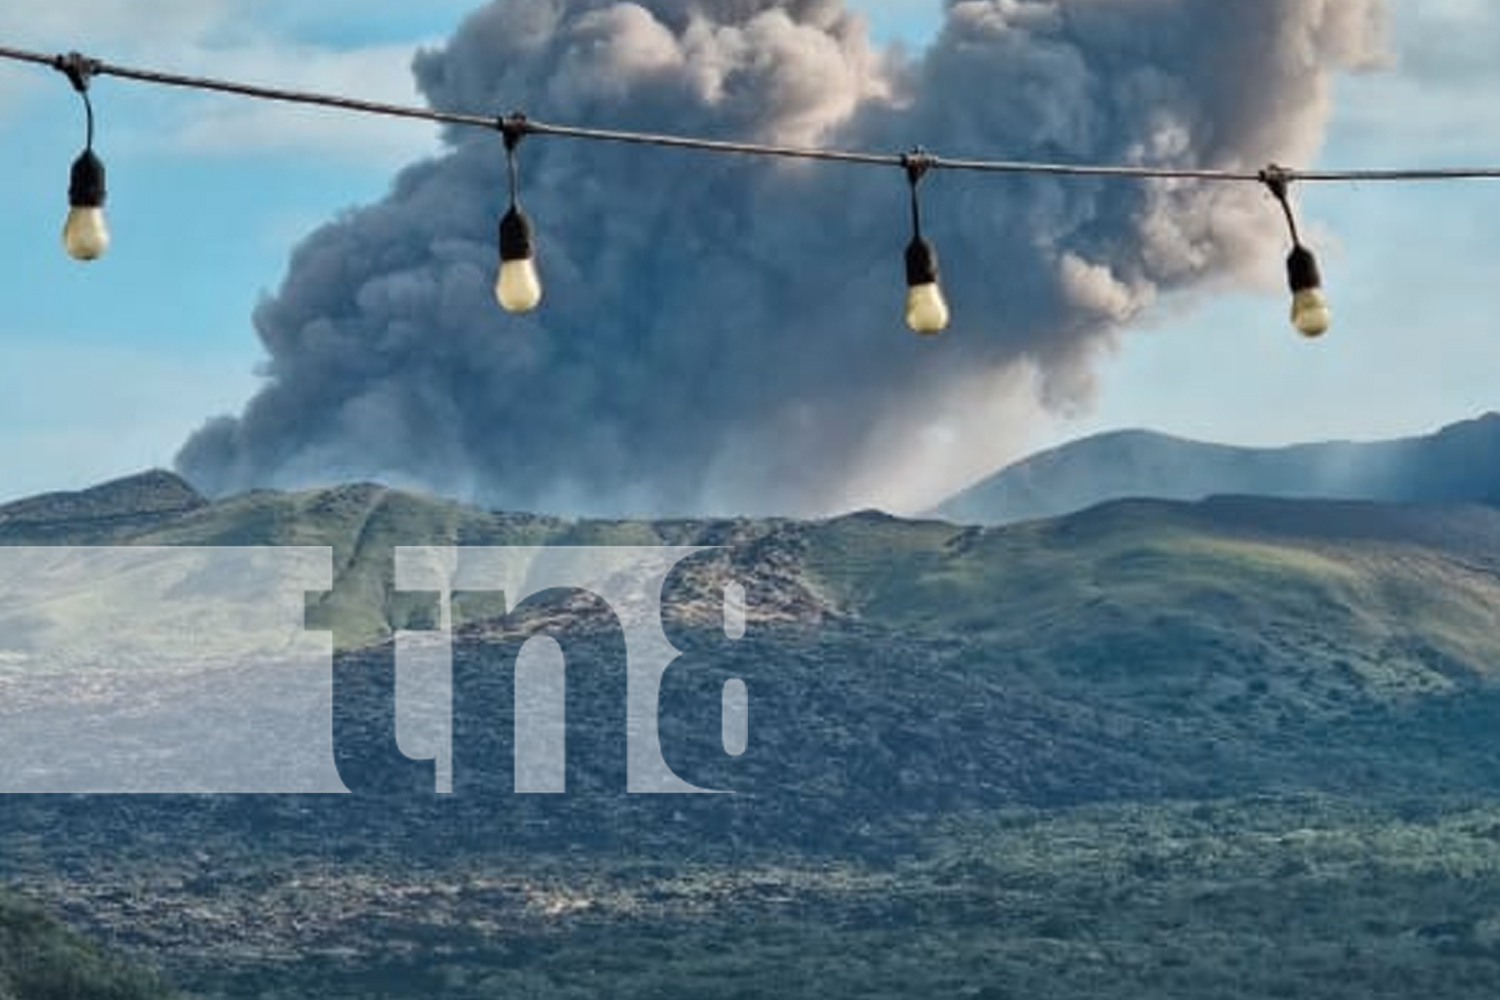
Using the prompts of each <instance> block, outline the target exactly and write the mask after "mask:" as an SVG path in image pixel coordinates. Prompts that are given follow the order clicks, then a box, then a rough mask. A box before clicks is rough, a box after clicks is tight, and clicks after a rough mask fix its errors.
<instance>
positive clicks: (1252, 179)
mask: <svg viewBox="0 0 1500 1000" xmlns="http://www.w3.org/2000/svg"><path fill="white" fill-rule="evenodd" d="M0 59H6V60H10V61H13V62H24V63H33V64H35V65H39V66H49V67H51V68H53V69H55V70H58V71H59V72H62V73H66V74H68V75H69V77H70V78H72V79H74V80H76V79H77V78H78V77H77V74H79V73H80V72H82V73H83V74H84V76H85V78H88V77H96V76H113V77H118V78H120V79H124V80H135V81H138V82H141V83H149V84H156V85H159V86H166V87H179V88H184V89H189V90H201V91H209V92H215V93H223V94H234V95H238V96H241V97H249V98H254V99H258V100H266V101H280V102H284V103H289V104H301V105H311V106H315V107H323V108H329V109H332V110H336V111H345V112H353V113H358V114H367V115H378V116H383V117H387V118H405V119H409V120H416V121H426V122H432V123H435V124H440V125H455V126H461V127H468V128H484V129H490V130H497V131H501V132H505V133H507V134H511V133H519V134H524V135H540V136H556V137H559V138H567V139H579V140H584V141H592V142H609V143H623V144H629V145H638V146H655V147H662V148H669V149H683V150H696V151H700V152H706V153H719V154H727V155H736V156H759V157H772V158H781V159H796V160H814V161H822V162H832V163H848V164H856V165H862V166H882V167H899V168H903V169H904V168H906V167H907V165H908V163H909V160H910V157H909V154H899V153H895V154H888V153H873V152H860V151H854V150H841V149H825V148H820V147H814V146H787V145H776V144H770V143H757V142H737V141H733V140H725V139H707V138H702V137H699V136H689V135H669V134H664V133H653V132H636V131H627V130H622V129H609V128H588V127H584V126H578V125H566V124H559V123H555V122H546V121H538V120H537V119H534V118H528V117H526V116H524V115H520V114H512V115H504V116H500V117H496V116H493V115H478V114H470V113H462V112H453V111H439V110H435V109H431V108H419V107H411V106H405V105H399V104H388V103H384V102H379V101H367V100H363V99H360V98H353V97H343V96H339V95H335V94H322V93H315V92H312V91H304V90H291V89H287V88H282V87H270V86H261V85H257V84H248V83H239V82H236V81H231V80H218V79H212V78H209V77H201V76H188V75H184V74H180V73H168V72H162V71H159V70H154V69H141V68H138V67H131V66H120V65H116V64H114V63H110V62H105V61H103V60H100V59H94V58H92V57H89V56H85V55H81V54H79V53H76V52H71V53H67V54H65V55H47V54H45V53H41V52H31V51H27V50H25V49H17V48H10V47H6V46H0ZM75 85H76V84H75ZM925 162H926V164H927V166H928V167H929V168H930V169H938V170H954V171H966V172H974V173H992V174H1033V175H1051V176H1061V177H1116V178H1134V179H1141V180H1199V181H1216V182H1243V183H1257V184H1264V183H1265V182H1266V171H1264V170H1257V171H1248V170H1228V169H1215V168H1209V167H1173V166H1148V165H1137V164H1089V163H1048V162H1041V161H1034V160H988V159H972V158H950V157H944V156H937V155H932V154H925ZM1274 169H1275V170H1276V171H1277V176H1278V177H1279V178H1280V179H1281V180H1282V181H1283V182H1286V183H1290V182H1294V181H1297V182H1304V181H1313V182H1317V181H1324V182H1327V181H1373V182H1379V181H1448V180H1473V179H1500V167H1441V168H1425V167H1424V168H1402V169H1393V170H1370V169H1358V170H1296V169H1290V168H1283V167H1276V168H1274Z"/></svg>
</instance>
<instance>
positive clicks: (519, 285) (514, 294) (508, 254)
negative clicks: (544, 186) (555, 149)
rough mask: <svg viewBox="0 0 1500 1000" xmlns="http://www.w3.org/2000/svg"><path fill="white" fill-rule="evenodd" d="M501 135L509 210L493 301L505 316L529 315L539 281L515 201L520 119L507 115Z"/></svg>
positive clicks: (527, 223) (537, 300)
mask: <svg viewBox="0 0 1500 1000" xmlns="http://www.w3.org/2000/svg"><path fill="white" fill-rule="evenodd" d="M500 128H501V131H502V132H503V133H504V135H505V157H506V166H507V169H508V170H509V173H510V208H509V209H508V210H507V211H506V213H505V215H504V216H503V217H502V218H501V219H500V273H499V275H498V276H497V277H496V279H495V300H496V301H497V302H499V303H500V307H501V308H502V309H504V310H505V311H506V312H512V313H526V312H531V310H533V309H535V308H536V307H537V306H538V305H540V304H541V301H542V281H541V277H540V276H539V275H538V274H537V269H536V248H535V245H534V243H533V241H532V236H531V220H529V219H527V218H526V213H524V212H522V211H521V206H520V204H519V201H518V199H517V180H516V147H517V146H518V145H520V143H521V138H522V136H524V135H525V134H526V118H525V116H524V115H519V114H517V115H511V116H509V117H507V118H505V119H503V120H502V121H501V123H500Z"/></svg>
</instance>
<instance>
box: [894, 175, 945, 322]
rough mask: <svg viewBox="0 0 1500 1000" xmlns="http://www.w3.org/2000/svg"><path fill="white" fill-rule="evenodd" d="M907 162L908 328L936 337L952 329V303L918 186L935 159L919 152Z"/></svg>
mask: <svg viewBox="0 0 1500 1000" xmlns="http://www.w3.org/2000/svg"><path fill="white" fill-rule="evenodd" d="M905 159H906V181H907V184H908V185H909V186H910V188H911V242H910V243H908V244H907V245H906V325H907V326H909V327H911V329H912V332H913V333H919V334H921V335H923V336H925V337H931V336H936V335H937V334H939V333H942V332H943V331H944V330H946V329H948V318H949V317H948V300H947V299H945V298H944V297H943V289H942V286H941V285H939V284H938V263H937V251H936V250H934V249H933V247H932V244H931V243H929V242H928V241H927V240H926V238H925V237H923V236H922V206H921V203H920V199H919V198H918V197H917V187H918V186H919V185H920V184H921V183H922V178H923V177H925V176H927V171H928V170H930V169H932V160H931V158H930V157H929V156H928V155H927V153H926V151H925V150H922V149H916V150H913V151H912V152H910V153H908V154H907V155H906V157H905Z"/></svg>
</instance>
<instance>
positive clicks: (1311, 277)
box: [1286, 244, 1323, 295]
mask: <svg viewBox="0 0 1500 1000" xmlns="http://www.w3.org/2000/svg"><path fill="white" fill-rule="evenodd" d="M1286 277H1287V284H1288V285H1290V286H1291V289H1292V294H1293V295H1295V294H1297V293H1298V292H1307V291H1311V290H1313V289H1314V288H1322V287H1323V276H1322V274H1320V273H1319V271H1318V258H1316V257H1314V256H1313V252H1312V251H1311V250H1309V249H1307V247H1305V246H1302V245H1301V244H1298V245H1297V246H1295V247H1293V248H1292V252H1291V255H1290V256H1288V257H1287V259H1286Z"/></svg>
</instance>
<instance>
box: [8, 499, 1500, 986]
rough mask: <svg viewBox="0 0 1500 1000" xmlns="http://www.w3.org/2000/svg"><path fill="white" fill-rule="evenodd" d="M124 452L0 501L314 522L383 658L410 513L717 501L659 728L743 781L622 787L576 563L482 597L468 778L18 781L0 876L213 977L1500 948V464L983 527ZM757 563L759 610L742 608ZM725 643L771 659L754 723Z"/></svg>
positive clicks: (1408, 980) (589, 982) (1275, 971)
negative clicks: (538, 742)
mask: <svg viewBox="0 0 1500 1000" xmlns="http://www.w3.org/2000/svg"><path fill="white" fill-rule="evenodd" d="M157 485H158V486H159V487H160V488H161V489H163V490H164V491H166V492H165V494H164V496H166V497H170V496H173V495H180V491H179V490H177V489H176V488H175V487H173V486H171V484H170V483H165V482H159V483H158V484H157ZM140 486H141V484H139V483H137V484H133V485H131V486H130V487H129V489H128V490H127V491H126V493H127V494H128V495H129V497H130V498H131V499H129V500H128V501H126V502H123V503H121V502H117V501H116V500H115V499H112V498H111V496H110V495H109V490H107V489H106V490H105V491H104V493H103V495H102V496H101V495H100V494H95V495H94V496H93V497H92V498H91V499H90V505H93V506H90V507H89V508H88V510H89V511H93V510H97V511H99V512H103V513H101V514H100V516H89V517H85V518H83V519H82V520H80V519H79V514H78V510H77V508H76V504H75V506H74V507H72V508H69V507H67V505H66V504H65V505H64V506H62V507H59V508H58V510H59V511H60V513H59V515H58V516H57V517H49V516H48V512H47V511H48V505H47V504H45V503H44V504H32V505H31V506H29V507H28V508H27V509H26V512H25V513H26V516H25V517H14V516H10V517H7V515H6V510H7V509H0V542H4V543H6V544H38V543H40V542H43V541H46V540H50V542H51V543H55V542H57V541H58V540H68V539H74V540H77V541H86V540H92V541H91V542H90V543H92V544H98V543H101V541H107V542H108V543H110V544H166V545H195V546H196V545H215V544H231V545H265V544H308V545H327V546H329V547H331V548H332V549H333V552H334V563H335V567H336V572H337V574H338V577H339V585H338V586H336V587H335V589H334V591H333V593H332V596H331V597H330V598H329V599H328V601H327V604H326V606H325V608H324V609H323V612H324V613H325V615H326V616H327V621H328V622H329V623H330V624H332V625H335V626H336V627H337V628H338V629H339V630H340V631H339V633H338V634H339V635H340V636H341V638H343V639H345V645H346V649H345V650H344V652H343V653H342V654H341V660H340V662H341V663H343V664H345V665H350V666H353V667H356V668H360V670H361V671H363V672H362V673H361V676H365V677H370V678H378V677H380V676H382V675H381V673H380V671H381V670H382V669H384V666H383V665H384V664H386V663H387V662H388V657H389V647H388V646H387V645H384V644H383V643H384V640H385V638H386V637H387V636H388V635H389V633H390V630H391V629H392V628H393V627H400V626H401V625H402V624H403V622H404V620H405V616H406V615H407V614H408V613H409V609H407V608H405V607H403V605H402V603H401V602H400V601H399V600H397V599H395V596H394V595H393V594H392V593H391V587H390V572H391V570H390V566H391V556H390V553H391V550H392V548H393V547H394V546H397V545H431V544H459V545H504V544H522V545H581V544H587V545H601V544H603V545H608V544H629V545H641V544H657V543H665V544H674V545H696V546H719V548H717V549H715V550H714V551H712V552H708V553H705V554H702V555H700V556H698V557H695V558H694V559H692V560H689V561H688V562H686V563H684V565H683V567H682V569H681V570H680V571H679V572H678V573H676V574H674V576H673V577H672V578H671V579H670V580H669V584H668V594H667V597H668V600H667V602H666V604H667V606H668V609H669V623H668V624H669V631H670V632H671V634H672V639H673V642H674V644H676V645H677V646H678V648H679V649H681V650H682V651H683V652H684V654H685V657H684V662H685V663H686V664H687V672H686V673H685V674H683V675H680V676H679V680H678V681H674V682H672V683H669V684H665V685H664V688H663V721H662V724H661V733H662V740H663V750H664V753H665V754H666V755H667V757H668V759H669V760H670V761H671V763H672V766H673V767H674V768H677V769H679V771H680V772H681V773H683V774H685V775H690V776H691V778H692V780H694V781H695V782H697V783H699V784H703V785H705V786H707V787H715V788H723V789H730V790H733V791H735V792H737V793H739V794H736V795H732V796H708V797H684V796H666V797H653V796H638V795H637V796H631V795H625V794H624V793H623V787H624V786H623V772H622V768H621V758H620V746H621V744H620V738H621V729H620V726H619V720H620V716H619V714H618V708H619V706H618V704H617V703H616V702H617V696H618V688H617V687H614V686H612V682H611V681H610V677H611V676H614V675H612V674H610V672H609V670H610V664H611V663H612V662H613V660H612V657H614V656H615V655H616V652H615V647H614V646H612V645H611V642H612V640H611V638H610V634H609V633H608V631H607V630H601V629H600V628H599V625H598V622H597V621H596V620H595V619H594V618H591V617H590V616H588V615H586V614H577V613H575V612H574V611H573V610H571V609H570V608H569V607H568V606H563V605H559V606H554V607H551V608H548V609H545V613H542V612H538V613H537V614H536V615H535V616H534V618H533V619H528V620H526V621H523V622H521V623H519V624H517V623H511V628H509V629H508V630H501V629H496V628H492V627H490V626H489V623H486V622H484V621H482V620H478V621H471V622H469V623H467V625H466V627H465V629H464V630H463V631H462V632H461V633H460V637H459V642H458V644H457V647H456V650H455V669H456V671H457V672H458V676H459V678H460V696H461V701H462V709H463V710H464V711H466V712H467V713H469V715H468V717H469V718H470V719H471V722H470V723H469V724H468V726H467V728H465V729H464V731H463V732H462V734H461V743H462V745H463V747H464V748H465V752H466V754H467V757H466V758H465V763H464V766H463V767H460V768H458V769H457V770H456V773H455V782H456V787H457V790H458V794H457V795H455V796H453V797H452V798H440V797H437V796H434V795H432V794H431V790H430V786H429V787H427V788H426V789H424V788H423V786H422V781H423V780H424V778H423V773H422V772H419V771H418V772H412V771H397V772H391V773H389V774H387V773H386V772H385V771H381V770H380V769H379V767H375V765H373V764H372V765H371V766H372V768H374V770H372V771H371V772H370V774H369V775H368V776H367V777H368V779H369V780H368V781H366V782H364V783H362V784H361V783H358V782H356V783H355V784H357V785H358V786H359V787H358V788H357V789H356V790H357V791H358V794H356V795H354V796H352V797H332V798H321V799H314V798H308V799H300V798H296V797H285V796H269V797H255V798H224V799H218V798H206V799H205V798H194V799H189V798H182V799H177V798H162V797H144V798H132V799H128V800H113V799H106V800H95V799H63V800H57V801H54V800H22V801H19V802H17V803H16V804H15V805H14V806H13V807H11V808H8V809H7V810H6V811H5V812H4V813H3V814H0V877H4V878H7V879H10V880H13V881H15V882H18V883H19V884H21V885H23V886H25V887H26V888H27V889H28V891H29V892H30V893H32V894H35V895H38V896H42V897H45V898H49V899H59V900H61V901H63V904H64V905H63V910H62V912H64V913H66V914H67V916H68V919H69V920H70V921H72V922H76V923H78V924H80V925H82V926H84V927H86V928H89V929H91V930H93V931H96V932H98V933H100V934H107V935H108V936H110V937H111V938H112V939H114V940H118V941H120V942H122V943H123V944H124V945H125V946H127V947H128V948H130V949H133V950H136V951H138V952H139V953H140V954H143V955H146V956H150V957H151V958H152V959H153V960H158V959H159V960H160V961H161V963H162V964H163V965H164V967H165V968H166V969H167V971H168V972H169V973H170V974H171V975H172V976H173V977H174V978H175V979H177V980H179V981H180V982H182V983H184V984H186V985H187V986H189V987H190V988H192V989H194V990H195V991H198V992H201V993H203V994H204V995H206V996H214V997H218V996H223V997H230V996H246V995H250V996H263V997H287V998H292V997H298V998H301V997H309V996H317V997H340V998H345V997H347V998H350V1000H353V998H356V997H359V998H365V1000H368V998H383V997H388V998H391V1000H395V998H405V997H416V996H432V995H443V996H452V997H462V998H475V1000H488V998H492V997H493V998H500V997H512V996H536V997H548V998H550V997H569V998H573V997H580V998H581V997H591V996H599V995H608V996H617V997H627V998H631V997H640V998H673V997H683V998H687V997H695V998H698V997H712V998H725V1000H730V998H735V1000H746V998H751V997H761V996H775V997H809V998H810V997H818V998H824V997H829V998H843V997H849V998H853V997H860V998H866V997H882V998H890V1000H896V998H903V997H916V996H923V997H926V996H953V997H963V998H982V1000H999V998H1008V997H1019V996H1058V997H1069V998H1077V997H1120V998H1125V997H1131V998H1134V997H1183V998H1188V997H1202V996H1217V997H1226V998H1242V997H1243V998H1250V997H1257V998H1259V997H1267V996H1309V997H1312V996H1316V997H1350V998H1353V997H1360V998H1369V997H1392V998H1395V997H1408V996H1414V995H1433V996H1443V997H1474V998H1476V1000H1478V998H1482V997H1483V998H1487V997H1491V996H1493V995H1495V994H1496V992H1497V991H1500V930H1497V927H1500V860H1497V859H1500V852H1497V850H1496V847H1495V844H1496V839H1497V837H1500V833H1497V831H1500V754H1497V752H1496V746H1495V742H1494V740H1495V735H1494V734H1495V733H1497V732H1500V676H1497V672H1500V629H1497V628H1496V627H1495V623H1496V616H1495V613H1494V609H1496V608H1500V511H1497V510H1495V509H1492V508H1490V507H1486V506H1397V505H1380V504H1372V503H1354V502H1350V503H1329V502H1304V501H1272V500H1264V499H1254V498H1223V499H1215V500H1211V501H1206V502H1203V503H1196V504H1178V503H1165V502H1145V501H1133V502H1123V503H1117V504H1111V505H1108V506H1104V507H1099V508H1095V509H1092V510H1090V511H1087V512H1084V513H1082V514H1078V515H1074V516H1071V517H1068V518H1062V519H1058V520H1054V521H1039V522H1030V523H1026V524H1021V525H1014V526H1010V527H1005V528H988V529H986V528H974V527H965V526H956V525H951V524H947V523H943V522H937V521H921V522H912V521H904V520H900V519H896V518H892V517H888V516H885V515H882V514H878V513H873V512H866V513H860V514H854V515H850V516H847V517H841V518H834V519H830V520H827V521H821V522H790V521H745V520H735V521H690V520H679V521H668V522H654V523H646V522H575V521H568V520H561V519H555V518H545V517H532V516H525V515H514V514H504V513H494V512H488V511H484V510H480V509H476V508H473V507H466V506H463V505H459V504H454V503H449V502H445V501H436V500H431V499H428V498H423V497H419V496H415V495H411V494H406V493H401V492H398V491H391V490H385V489H382V488H380V487H375V486H355V487H343V488H337V489H331V490H323V491H309V492H304V493H292V494H285V493H271V492H265V493H256V494H251V495H247V496H243V497H238V498H233V499H230V500H226V501H222V502H218V503H212V504H209V503H188V504H181V505H178V506H177V507H176V508H175V509H174V507H173V504H172V503H168V502H157V501H155V500H151V499H150V497H151V496H152V491H151V489H146V490H145V491H144V493H145V496H146V498H147V499H146V502H145V509H142V510H139V511H134V512H133V511H132V508H131V504H137V503H141V502H142V500H141V497H142V490H141V488H140ZM71 502H72V501H69V503H71ZM729 579H734V580H736V581H738V582H740V583H742V584H743V585H744V587H745V590H746V592H747V595H748V604H749V619H750V628H749V633H748V635H747V636H746V638H745V639H744V640H743V641H740V642H726V640H725V638H724V636H723V632H722V629H720V628H719V627H718V625H719V622H718V619H716V618H715V617H714V609H715V607H716V604H715V602H716V601H719V600H721V596H722V595H721V587H722V585H723V583H724V582H725V581H727V580H729ZM559 623H561V624H562V625H563V626H564V633H565V635H566V637H567V640H566V641H567V650H568V686H569V688H568V689H569V696H570V698H571V699H573V700H572V701H570V704H569V709H568V711H569V716H568V731H567V733H568V735H567V739H568V744H567V745H568V755H569V756H568V771H567V776H568V787H569V794H568V795H566V796H518V795H513V794H511V790H512V786H511V784H510V781H511V773H510V770H509V767H510V761H511V747H510V744H509V743H508V742H507V740H508V739H509V736H508V732H509V730H508V726H506V725H505V724H504V722H503V720H505V719H506V718H508V716H507V714H506V713H507V712H508V711H509V709H508V706H509V704H510V703H509V701H508V699H509V698H510V691H511V683H510V678H511V674H510V669H511V665H512V664H513V661H514V656H515V654H516V652H517V650H518V649H519V647H520V645H521V643H522V642H523V641H524V640H525V639H526V638H527V636H528V635H529V634H530V633H529V632H528V631H527V630H528V629H531V628H542V627H544V626H545V627H549V628H550V627H555V626H557V625H558V624H559ZM366 668H367V669H366ZM695 671H697V672H701V678H702V679H703V681H702V683H701V684H696V682H695V680H694V678H696V677H700V674H699V673H697V672H695ZM724 676H739V677H742V678H744V679H745V681H746V684H747V687H748V689H749V691H750V696H751V706H752V707H751V720H752V721H751V729H750V731H751V738H750V745H749V749H748V751H747V753H746V754H745V755H744V756H743V757H742V758H729V757H727V756H725V754H724V753H723V751H722V748H721V747H720V745H719V743H718V729H717V715H716V714H714V713H716V712H717V706H718V704H719V702H718V700H717V698H718V690H717V688H716V687H715V685H717V684H720V683H722V678H723V677H724ZM682 677H685V678H686V680H682V679H681V678H682ZM695 684H696V686H695ZM378 693H379V684H378V682H371V683H369V684H365V685H363V686H360V687H359V688H358V689H357V690H356V691H355V701H354V702H353V704H352V707H351V709H350V710H351V713H352V717H353V718H354V719H355V720H356V721H358V722H359V723H360V724H359V725H358V726H356V727H355V729H354V730H352V735H351V736H350V738H349V739H350V742H349V745H348V746H347V747H346V748H345V749H346V750H347V751H348V753H349V755H350V759H351V760H352V761H354V762H356V763H360V762H365V761H376V762H378V761H379V760H381V752H380V751H381V748H382V747H383V745H384V744H385V742H386V741H388V734H386V733H385V732H384V731H383V730H382V729H381V725H380V723H379V718H380V716H379V712H378V710H377V708H378V705H377V704H376V702H377V701H378V699H375V696H376V695H378ZM367 699H375V700H367ZM387 763H388V762H387ZM361 766H363V765H362V764H361ZM380 766H382V767H383V766H385V765H380ZM351 780H352V779H351ZM429 780H430V779H429Z"/></svg>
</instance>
